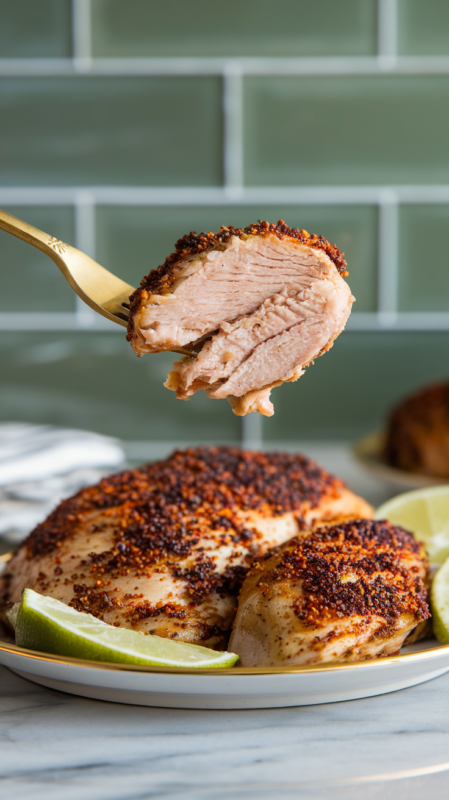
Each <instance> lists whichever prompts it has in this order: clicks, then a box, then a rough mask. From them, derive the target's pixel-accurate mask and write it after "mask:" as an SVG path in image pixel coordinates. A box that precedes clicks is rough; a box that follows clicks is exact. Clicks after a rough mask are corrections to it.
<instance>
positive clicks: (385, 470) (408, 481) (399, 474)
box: [352, 433, 449, 489]
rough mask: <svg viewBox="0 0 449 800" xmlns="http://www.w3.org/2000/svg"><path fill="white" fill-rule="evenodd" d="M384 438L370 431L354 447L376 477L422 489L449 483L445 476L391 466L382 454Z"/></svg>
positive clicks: (357, 455) (360, 461)
mask: <svg viewBox="0 0 449 800" xmlns="http://www.w3.org/2000/svg"><path fill="white" fill-rule="evenodd" d="M384 440H385V435H384V434H383V433H370V434H369V435H368V436H364V437H363V439H359V440H358V442H356V443H355V445H354V446H353V449H352V451H353V453H354V456H355V457H356V459H357V461H358V462H359V463H360V464H362V465H363V466H364V467H365V469H367V470H368V472H370V473H371V474H372V475H375V476H376V478H381V479H382V480H384V481H388V483H391V484H393V485H394V486H397V487H399V488H401V489H421V488H423V487H424V486H441V485H442V484H444V483H449V481H447V480H445V479H444V478H433V477H432V476H431V475H421V474H419V473H415V472H406V470H402V469H397V468H396V467H391V466H390V465H389V464H387V462H386V461H385V459H384V457H383V455H382V451H383V443H384Z"/></svg>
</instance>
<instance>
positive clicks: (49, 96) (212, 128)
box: [0, 77, 222, 186]
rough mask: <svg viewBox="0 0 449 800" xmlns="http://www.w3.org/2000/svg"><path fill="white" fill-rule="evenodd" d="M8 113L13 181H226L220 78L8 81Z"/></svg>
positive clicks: (2, 147) (0, 174) (0, 173)
mask: <svg viewBox="0 0 449 800" xmlns="http://www.w3.org/2000/svg"><path fill="white" fill-rule="evenodd" d="M0 118H1V120H2V124H1V129H0V153H1V155H0V181H1V182H2V183H3V184H15V185H24V184H25V185H30V184H34V185H35V184H38V185H39V184H44V185H59V186H60V185H64V184H71V185H80V184H82V185H87V184H90V185H92V184H131V185H149V184H152V185H186V184H187V185H191V184H194V185H198V184H200V185H213V184H217V183H220V182H221V175H222V167H221V159H222V155H221V151H222V145H221V129H222V119H221V82H220V80H219V79H218V78H210V77H196V78H195V77H194V78H192V77H177V78H173V77H156V78H147V77H137V78H136V77H126V78H123V77H121V78H108V77H105V78H98V77H69V78H4V79H3V80H2V81H1V83H0ZM31 132H32V135H30V133H31Z"/></svg>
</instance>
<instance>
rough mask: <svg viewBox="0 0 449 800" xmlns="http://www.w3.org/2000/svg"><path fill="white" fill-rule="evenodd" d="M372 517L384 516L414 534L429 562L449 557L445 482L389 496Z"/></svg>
mask: <svg viewBox="0 0 449 800" xmlns="http://www.w3.org/2000/svg"><path fill="white" fill-rule="evenodd" d="M374 519H388V520H390V522H392V523H393V525H401V526H402V527H403V528H406V530H408V531H411V532H412V533H413V534H415V536H416V538H417V539H419V541H421V542H424V545H425V547H426V550H427V553H428V555H429V560H430V561H431V562H433V563H436V564H442V563H443V562H444V561H445V560H446V558H448V557H449V485H447V486H427V487H426V488H425V489H417V490H416V491H414V492H405V494H400V495H398V496H397V497H393V499H392V500H388V501H387V502H386V503H384V504H383V505H381V506H380V507H379V508H378V509H377V510H376V512H375V514H374Z"/></svg>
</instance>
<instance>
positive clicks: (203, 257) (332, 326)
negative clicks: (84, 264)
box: [128, 220, 354, 416]
mask: <svg viewBox="0 0 449 800" xmlns="http://www.w3.org/2000/svg"><path fill="white" fill-rule="evenodd" d="M344 275H347V272H346V261H345V260H344V258H343V255H342V254H341V253H340V251H339V250H338V249H337V248H336V247H334V246H332V245H330V244H329V242H327V241H326V240H325V239H323V237H321V236H315V235H310V234H308V233H307V231H304V230H298V228H295V229H292V228H289V227H288V226H287V225H286V224H285V223H284V222H283V221H282V220H280V221H279V222H278V224H277V225H272V224H269V223H268V222H262V223H259V224H258V225H250V226H249V227H248V228H244V229H243V228H239V229H234V228H232V227H230V228H225V227H222V228H221V230H220V232H219V233H207V234H204V233H203V234H199V235H196V234H195V233H191V234H188V235H187V236H184V238H183V239H180V240H179V241H178V242H177V245H176V252H175V253H174V254H173V255H171V256H169V257H168V258H167V260H166V261H165V263H164V264H163V265H162V266H161V267H159V268H158V269H157V270H154V271H153V272H150V274H149V275H148V276H147V277H146V278H144V280H143V281H142V283H141V286H140V288H139V289H137V290H136V291H135V292H134V294H133V295H132V296H131V298H130V301H131V311H130V321H129V328H128V339H129V340H130V342H131V344H132V347H133V349H134V351H135V353H136V354H137V355H142V354H144V353H155V352H156V353H157V352H159V351H161V350H181V351H182V349H183V348H186V347H187V348H190V350H191V349H192V348H193V350H194V355H193V356H185V357H184V358H183V359H182V360H181V361H179V362H176V363H175V364H174V367H173V370H172V371H171V372H170V373H169V375H168V378H167V381H166V383H165V386H167V388H168V389H172V390H173V391H175V392H176V395H177V397H178V398H180V399H182V400H188V399H189V397H191V396H192V395H193V394H194V393H195V392H197V391H198V390H200V389H204V391H205V392H206V394H207V395H208V396H209V397H211V398H213V399H220V398H228V400H229V401H230V403H231V405H232V408H233V410H234V413H236V414H238V415H245V414H247V413H249V412H251V411H258V412H260V413H261V414H264V415H266V416H271V415H272V414H273V406H272V403H271V402H270V399H269V396H270V391H271V389H272V388H273V387H275V386H279V385H280V384H281V383H284V382H288V381H295V380H297V378H299V377H300V376H301V375H302V374H303V372H304V369H305V367H306V366H308V365H309V364H310V363H311V362H313V359H314V358H316V357H317V356H319V355H322V353H324V352H325V351H326V350H329V348H330V347H332V344H333V342H334V340H335V338H336V337H337V336H338V335H339V333H341V331H342V330H343V328H344V326H345V324H346V321H347V319H348V317H349V314H350V311H351V304H352V303H353V301H354V298H353V296H352V295H351V291H350V289H349V287H348V285H347V283H346V282H345V281H344V280H343V277H342V276H344ZM190 350H189V349H188V350H187V352H190Z"/></svg>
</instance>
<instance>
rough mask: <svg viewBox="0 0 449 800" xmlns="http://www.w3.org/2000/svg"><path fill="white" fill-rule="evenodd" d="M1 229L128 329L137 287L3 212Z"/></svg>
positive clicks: (100, 311)
mask: <svg viewBox="0 0 449 800" xmlns="http://www.w3.org/2000/svg"><path fill="white" fill-rule="evenodd" d="M0 229H2V230H4V231H7V232H8V233H12V235H13V236H17V238H18V239H22V240H23V241H24V242H28V244H32V245H33V247H37V248H38V250H42V252H43V253H45V255H47V256H50V258H51V259H52V260H53V261H54V262H55V264H56V266H57V267H59V269H60V270H61V272H62V274H63V275H64V278H65V279H66V280H67V281H68V282H69V283H70V286H71V287H72V289H73V290H74V291H75V292H76V294H77V295H78V297H80V298H81V300H83V301H84V302H85V303H87V305H88V306H90V308H93V310H94V311H97V313H98V314H101V315H102V316H103V317H106V318H107V319H110V320H112V322H117V324H118V325H123V326H124V327H125V328H126V326H127V324H128V318H129V296H130V294H132V292H133V291H134V287H133V286H130V284H129V283H125V281H122V280H121V278H117V276H116V275H113V273H112V272H109V271H108V270H107V269H105V268H104V267H102V266H101V265H100V264H97V262H96V261H94V260H93V258H90V257H89V256H87V255H86V254H85V253H82V252H81V250H77V249H76V248H75V247H71V246H70V245H69V244H65V242H61V241H60V240H59V239H56V238H55V237H54V236H50V235H49V234H48V233H44V232H43V231H40V230H39V229H38V228H35V227H34V226H33V225H29V224H28V223H27V222H23V221H22V220H21V219H17V217H13V216H12V214H7V213H6V211H2V210H0ZM172 352H174V353H182V354H183V355H196V354H197V350H195V347H194V346H192V347H191V348H189V347H184V348H179V350H174V349H173V351H172Z"/></svg>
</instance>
